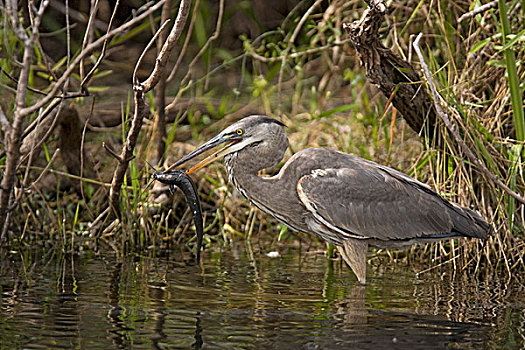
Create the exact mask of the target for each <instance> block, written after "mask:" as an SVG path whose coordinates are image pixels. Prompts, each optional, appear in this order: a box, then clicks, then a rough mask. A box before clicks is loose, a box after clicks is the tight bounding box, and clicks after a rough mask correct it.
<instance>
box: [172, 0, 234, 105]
mask: <svg viewBox="0 0 525 350" xmlns="http://www.w3.org/2000/svg"><path fill="white" fill-rule="evenodd" d="M223 14H224V0H220V3H219V15H218V16H217V22H216V24H215V31H214V32H213V34H212V35H211V36H210V37H209V38H208V40H207V41H206V43H205V44H204V46H203V47H202V48H201V49H200V50H199V52H198V53H197V55H195V57H193V59H192V60H191V62H190V64H189V65H188V70H187V72H186V75H185V76H184V78H182V80H181V83H180V89H179V93H178V94H177V95H176V96H175V98H174V99H173V101H172V102H171V103H170V104H169V105H167V106H166V108H165V111H166V112H168V111H170V110H171V109H173V108H175V106H176V105H177V103H178V102H179V98H180V96H181V93H182V91H183V88H182V87H183V86H184V85H185V84H186V83H187V82H188V80H189V78H190V75H191V71H192V69H193V66H194V65H195V64H196V63H197V60H198V59H199V58H200V57H201V56H202V55H203V54H204V52H206V50H207V49H208V47H210V45H211V43H212V42H213V41H215V40H217V38H218V37H219V33H220V31H221V23H222V16H223ZM188 35H189V34H188Z"/></svg>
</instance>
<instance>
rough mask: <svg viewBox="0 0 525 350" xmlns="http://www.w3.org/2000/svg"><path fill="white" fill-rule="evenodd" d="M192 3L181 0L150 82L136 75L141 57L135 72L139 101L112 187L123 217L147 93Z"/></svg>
mask: <svg viewBox="0 0 525 350" xmlns="http://www.w3.org/2000/svg"><path fill="white" fill-rule="evenodd" d="M190 5H191V0H182V1H181V3H180V5H179V11H178V14H177V18H176V19H175V23H174V24H173V27H172V29H171V32H170V34H169V35H168V37H167V39H166V42H165V43H164V45H163V46H162V49H161V51H160V53H159V55H158V56H157V59H156V62H155V67H154V68H153V71H152V72H151V74H150V76H149V77H148V78H147V79H146V81H144V82H142V83H140V82H139V81H138V78H137V77H136V74H135V73H136V72H137V69H138V67H139V66H140V64H141V59H140V58H139V60H138V61H137V64H136V67H135V72H134V74H133V95H134V97H133V99H134V101H135V111H134V113H133V119H132V122H131V128H130V130H129V133H128V136H127V137H126V141H125V143H124V146H123V147H122V152H121V154H120V156H119V157H120V159H119V162H118V165H117V167H116V168H115V172H114V173H113V179H112V181H111V189H110V192H109V197H110V198H109V201H110V207H111V208H112V212H113V213H114V214H116V215H117V217H120V206H119V198H120V190H121V188H122V183H123V182H124V175H125V174H126V171H127V169H128V165H129V160H130V159H131V157H133V150H134V149H135V145H136V144H137V140H138V136H139V133H140V129H141V128H142V121H143V119H144V111H145V108H144V94H145V93H146V92H148V91H150V90H151V89H152V88H154V87H155V86H156V85H157V83H158V82H159V80H160V78H161V76H162V72H163V71H164V69H165V67H166V64H167V63H168V60H169V56H170V54H171V51H172V50H173V48H174V47H175V45H176V43H177V40H178V39H179V37H180V35H181V33H182V31H183V29H184V26H185V24H186V19H187V17H188V13H189V10H190ZM162 30H163V26H161V28H159V31H158V32H157V34H158V33H159V32H160V31H162ZM155 39H156V36H155V37H154V38H153V39H152V41H150V44H151V43H153V42H154V40H155ZM150 44H148V47H149V46H150Z"/></svg>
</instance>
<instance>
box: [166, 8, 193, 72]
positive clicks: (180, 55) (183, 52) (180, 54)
mask: <svg viewBox="0 0 525 350" xmlns="http://www.w3.org/2000/svg"><path fill="white" fill-rule="evenodd" d="M199 4H200V0H196V1H195V5H193V15H192V16H191V20H190V25H189V26H188V33H187V34H186V39H185V40H184V44H183V45H182V49H181V50H180V52H179V57H178V58H177V62H176V63H175V65H174V66H173V69H172V70H171V72H170V74H169V76H168V79H166V81H167V82H170V81H171V80H172V79H173V77H174V76H175V73H177V69H179V66H180V64H181V62H182V59H183V58H184V54H186V50H187V49H188V44H189V42H190V39H191V33H193V26H194V25H195V19H196V18H197V10H198V9H199Z"/></svg>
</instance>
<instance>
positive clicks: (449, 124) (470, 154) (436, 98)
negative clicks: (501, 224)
mask: <svg viewBox="0 0 525 350" xmlns="http://www.w3.org/2000/svg"><path fill="white" fill-rule="evenodd" d="M422 36H423V33H419V35H418V36H417V38H416V40H415V41H414V44H413V45H414V50H415V51H416V53H417V56H418V57H419V61H420V63H421V66H422V67H423V72H424V73H425V76H426V78H427V82H428V85H429V87H430V91H431V92H432V96H433V97H434V106H435V108H436V110H437V113H438V115H439V117H440V118H441V120H442V121H443V123H444V124H445V126H446V127H447V129H448V130H449V131H450V132H451V133H452V136H454V140H455V141H456V142H457V144H458V145H459V147H460V148H461V150H462V151H463V153H465V154H466V155H467V157H468V159H469V160H470V161H471V162H472V163H473V164H475V165H476V166H477V167H478V169H479V170H480V171H481V172H482V173H483V174H484V175H485V176H486V177H488V178H489V179H490V180H491V181H492V182H494V183H495V184H496V185H497V186H498V187H500V188H501V189H502V190H503V191H505V192H506V193H507V194H508V195H509V196H511V197H512V198H514V199H516V200H518V201H519V202H521V203H523V204H525V198H523V197H522V196H520V195H519V194H517V193H516V192H514V191H513V190H511V189H510V188H509V187H508V186H507V185H505V184H504V183H503V182H502V181H501V180H500V179H499V178H498V177H497V176H496V175H494V174H493V173H492V172H490V170H489V169H487V167H486V166H485V165H484V164H483V163H482V162H481V161H480V160H479V158H478V157H476V156H475V155H474V153H473V152H472V151H471V149H470V148H469V147H468V146H467V144H466V143H465V141H463V139H462V138H461V135H459V132H458V130H457V128H456V127H455V126H454V124H452V122H451V121H450V119H449V117H448V115H447V114H446V113H445V111H443V109H442V108H441V104H440V103H439V101H440V99H439V94H438V92H437V90H436V87H435V86H434V81H433V80H432V74H430V70H429V68H428V66H427V64H426V62H425V58H424V57H423V54H422V53H421V49H420V48H419V40H421V37H422Z"/></svg>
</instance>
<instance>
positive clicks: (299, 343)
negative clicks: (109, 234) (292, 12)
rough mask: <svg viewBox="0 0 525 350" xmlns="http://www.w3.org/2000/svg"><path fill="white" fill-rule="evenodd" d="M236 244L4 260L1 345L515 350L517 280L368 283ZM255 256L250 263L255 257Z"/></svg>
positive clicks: (405, 276) (377, 277)
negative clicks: (195, 252) (193, 250)
mask: <svg viewBox="0 0 525 350" xmlns="http://www.w3.org/2000/svg"><path fill="white" fill-rule="evenodd" d="M281 250H282V251H281V256H280V257H277V258H270V257H267V256H266V255H265V254H264V252H261V253H259V252H257V253H256V254H252V253H251V251H250V250H247V249H245V247H244V246H243V245H241V246H238V247H226V248H224V249H223V250H222V251H216V252H214V253H211V254H210V253H209V252H208V253H207V254H204V262H203V266H202V269H201V267H199V266H196V265H195V264H194V263H193V262H192V260H191V259H187V260H186V261H184V260H182V259H181V257H180V255H178V256H177V254H176V253H172V254H171V255H167V256H162V257H158V256H157V257H154V256H151V255H152V254H149V255H150V256H141V255H135V254H129V255H127V256H126V257H124V258H117V257H116V256H115V255H113V254H105V255H104V254H94V253H81V254H73V255H71V254H67V253H60V252H56V251H49V252H45V253H42V252H32V253H28V254H27V255H25V256H23V255H20V254H18V253H9V254H8V255H7V257H6V258H5V259H4V260H3V262H2V267H1V275H0V288H1V304H0V341H1V344H2V348H9V349H21V348H25V349H35V348H39V349H40V348H53V349H55V348H67V349H70V348H79V349H111V348H117V349H118V348H133V349H142V348H145V349H151V348H154V349H155V348H160V349H168V348H170V349H172V348H183V349H189V348H194V349H200V348H202V349H252V348H258V349H301V348H302V349H343V348H361V349H378V348H390V349H392V348H393V349H395V348H400V349H407V348H410V349H425V348H428V349H436V348H438V349H439V348H469V349H481V348H488V349H491V348H494V349H495V348H523V347H524V346H525V297H524V288H523V285H522V284H521V283H520V282H519V281H518V280H512V279H511V280H508V279H507V278H504V277H503V278H499V277H495V276H492V277H491V276H488V277H485V278H483V279H482V280H480V279H481V278H480V277H479V276H478V277H472V276H469V275H468V274H466V273H463V274H459V273H456V274H453V273H452V272H450V271H447V270H445V271H444V270H439V271H437V270H436V271H435V272H431V273H426V274H422V275H421V276H420V277H416V276H415V275H414V273H413V270H412V268H411V267H407V266H405V265H403V264H400V265H399V266H397V265H394V264H389V265H388V266H381V265H379V266H372V267H370V268H369V273H368V280H369V282H368V284H367V286H366V288H363V287H361V286H360V285H358V284H357V283H356V279H355V277H354V276H353V275H352V273H350V272H349V270H347V269H346V268H342V267H341V266H340V264H339V263H338V262H329V261H327V259H326V258H325V257H324V256H322V255H320V254H309V253H305V252H300V251H298V250H297V249H281ZM254 256H255V257H254Z"/></svg>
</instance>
